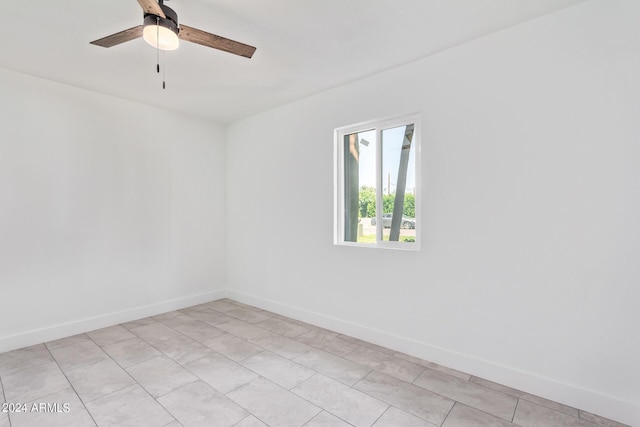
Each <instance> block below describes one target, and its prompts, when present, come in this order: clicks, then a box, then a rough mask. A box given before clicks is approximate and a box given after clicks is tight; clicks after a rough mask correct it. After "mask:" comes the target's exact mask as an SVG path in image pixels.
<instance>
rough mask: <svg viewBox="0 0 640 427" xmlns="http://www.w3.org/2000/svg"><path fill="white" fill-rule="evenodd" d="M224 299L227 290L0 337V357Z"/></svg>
mask: <svg viewBox="0 0 640 427" xmlns="http://www.w3.org/2000/svg"><path fill="white" fill-rule="evenodd" d="M226 297H227V291H226V290H218V291H212V292H205V293H202V294H197V295H190V296H187V297H182V298H176V299H172V300H168V301H162V302H157V303H153V304H149V305H144V306H139V307H135V308H130V309H127V310H122V311H117V312H113V313H106V314H101V315H99V316H95V317H89V318H86V319H80V320H76V321H73V322H68V323H63V324H59V325H54V326H47V327H45V328H40V329H34V330H31V331H27V332H23V333H20V334H16V335H10V336H7V337H0V353H3V352H5V351H10V350H15V349H17V348H23V347H28V346H31V345H35V344H40V343H43V342H47V341H53V340H56V339H59V338H64V337H69V336H72V335H76V334H80V333H83V332H87V331H92V330H94V329H100V328H106V327H107V326H113V325H118V324H120V323H125V322H130V321H132V320H137V319H142V318H144V317H149V316H155V315H157V314H162V313H166V312H168V311H173V310H179V309H181V308H186V307H190V306H192V305H197V304H202V303H205V302H209V301H214V300H217V299H221V298H226Z"/></svg>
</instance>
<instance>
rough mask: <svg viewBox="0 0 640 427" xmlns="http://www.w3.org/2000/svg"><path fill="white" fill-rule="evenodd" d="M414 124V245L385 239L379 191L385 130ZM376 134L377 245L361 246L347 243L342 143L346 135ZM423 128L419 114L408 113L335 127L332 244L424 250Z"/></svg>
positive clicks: (365, 246) (364, 246)
mask: <svg viewBox="0 0 640 427" xmlns="http://www.w3.org/2000/svg"><path fill="white" fill-rule="evenodd" d="M410 123H413V124H414V130H413V141H412V144H413V148H414V149H415V178H416V188H415V193H414V196H415V215H416V216H415V221H416V228H415V233H416V240H415V242H412V243H406V242H390V241H385V240H382V235H383V232H384V227H382V206H383V204H382V191H379V190H378V188H379V187H380V186H381V185H382V176H381V175H382V144H380V141H381V139H382V138H381V135H382V130H384V129H389V128H394V127H399V126H403V125H407V124H410ZM373 129H375V131H376V182H377V185H376V224H377V226H376V242H375V243H358V242H346V241H345V240H344V184H345V183H344V150H343V149H342V143H343V141H344V136H345V135H349V134H352V133H357V132H364V131H367V130H373ZM421 133H422V126H421V117H420V114H418V113H415V114H408V115H403V116H397V117H391V118H385V119H377V120H368V121H366V122H361V123H356V124H353V125H349V126H343V127H339V128H336V129H335V131H334V144H333V164H334V169H333V190H334V218H333V231H334V236H333V243H334V244H335V245H340V246H354V247H358V248H376V249H381V248H382V249H398V250H407V251H419V250H420V248H421V240H422V239H421V238H420V235H421V229H422V221H421V218H422V216H421V208H420V206H421V199H422V198H421V194H420V193H421V192H422V172H421V163H422V162H421V159H422V155H421V146H422V142H421V141H422V135H421Z"/></svg>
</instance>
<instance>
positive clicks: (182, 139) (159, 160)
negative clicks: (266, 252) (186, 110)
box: [0, 70, 226, 351]
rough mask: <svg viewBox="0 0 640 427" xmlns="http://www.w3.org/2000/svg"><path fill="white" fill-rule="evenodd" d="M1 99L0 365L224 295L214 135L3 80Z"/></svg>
mask: <svg viewBox="0 0 640 427" xmlns="http://www.w3.org/2000/svg"><path fill="white" fill-rule="evenodd" d="M0 94H1V95H0V132H1V135H0V351H4V350H8V349H11V348H17V347H21V346H23V345H29V344H33V343H36V342H42V341H44V340H47V339H53V338H57V337H60V336H65V335H69V334H72V333H78V332H80V331H84V330H87V329H93V328H97V327H102V326H107V325H111V324H114V323H119V322H120V321H124V320H132V319H135V318H140V317H144V316H146V315H149V314H157V313H159V312H163V311H169V310H170V309H172V308H176V307H184V306H188V305H192V304H194V303H196V302H197V301H202V300H210V299H213V298H214V297H215V296H216V295H217V293H216V291H220V290H221V289H223V288H224V285H225V282H224V281H225V275H226V271H225V263H226V260H225V255H224V254H225V242H224V228H225V225H224V224H225V212H224V180H225V162H224V156H225V147H224V139H225V133H224V128H223V127H222V126H219V125H215V124H210V123H207V122H204V121H201V120H198V119H194V118H189V117H185V116H181V115H177V114H174V113H170V112H167V111H163V110H160V109H156V108H151V107H147V106H143V105H140V104H135V103H132V102H128V101H124V100H120V99H116V98H112V97H107V96H104V95H99V94H96V93H91V92H87V91H84V90H79V89H76V88H72V87H69V86H65V85H61V84H57V83H52V82H48V81H44V80H40V79H36V78H32V77H28V76H25V75H20V74H16V73H12V72H8V71H2V70H0ZM218 293H219V292H218Z"/></svg>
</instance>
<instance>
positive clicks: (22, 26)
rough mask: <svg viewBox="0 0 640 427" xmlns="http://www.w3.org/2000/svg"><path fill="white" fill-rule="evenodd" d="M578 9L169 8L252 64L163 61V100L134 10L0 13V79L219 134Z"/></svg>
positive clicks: (225, 1) (286, 1)
mask: <svg viewBox="0 0 640 427" xmlns="http://www.w3.org/2000/svg"><path fill="white" fill-rule="evenodd" d="M580 1H584V0H518V1H513V0H483V1H469V0H447V1H441V0H402V1H395V2H391V1H386V0H349V1H348V2H345V1H342V0H325V1H322V2H300V1H295V0H272V1H263V0H248V1H242V2H238V1H234V0H171V1H170V2H169V3H168V4H169V5H170V7H171V8H173V9H174V10H175V11H176V12H177V13H178V14H179V16H180V22H181V23H182V24H186V25H189V26H194V27H196V28H200V29H202V30H205V31H209V32H212V33H214V34H218V35H221V36H224V37H228V38H231V39H233V40H237V41H242V42H244V43H248V44H250V45H253V46H256V47H257V48H258V49H257V51H256V53H255V55H254V57H253V58H252V59H250V60H249V59H246V58H242V57H236V56H234V55H230V54H227V53H224V52H220V51H215V50H213V49H208V48H205V47H203V46H199V45H195V44H192V43H182V44H181V46H180V49H178V50H177V51H175V52H168V53H166V55H164V59H161V60H162V62H163V63H164V64H165V65H166V81H167V90H166V91H163V90H162V89H161V88H162V79H161V78H160V77H159V76H158V75H157V74H156V69H155V67H156V51H155V50H154V49H153V48H151V47H149V46H148V45H147V44H146V43H145V42H144V41H143V40H142V39H138V40H134V41H131V42H127V43H125V44H122V45H119V46H115V47H112V48H109V49H105V48H100V47H96V46H92V45H90V44H89V42H90V41H92V40H95V39H97V38H100V37H103V36H106V35H109V34H112V33H115V32H117V31H121V30H123V29H126V28H130V27H134V26H136V25H140V24H141V23H142V13H141V10H140V7H139V5H138V3H137V2H136V1H135V0H126V1H118V2H114V1H104V0H102V1H91V2H87V1H83V0H66V1H64V2H59V1H57V2H56V1H47V0H33V1H18V0H15V1H3V2H2V6H0V11H1V12H2V16H3V25H2V26H0V46H1V47H2V55H1V56H0V68H6V69H9V70H12V71H17V72H21V73H25V74H29V75H33V76H37V77H42V78H45V79H49V80H53V81H58V82H62V83H66V84H69V85H72V86H77V87H80V88H84V89H89V90H92V91H95V92H100V93H104V94H108V95H114V96H118V97H121V98H125V99H129V100H133V101H137V102H142V103H146V104H150V105H154V106H157V107H161V108H166V109H169V110H174V111H179V112H183V113H187V114H191V115H195V116H199V117H204V118H207V119H209V120H213V121H216V122H219V123H228V122H232V121H235V120H238V119H241V118H244V117H248V116H250V115H253V114H256V113H259V112H261V111H264V110H267V109H270V108H274V107H276V106H278V105H282V104H284V103H287V102H291V101H294V100H296V99H300V98H303V97H305V96H309V95H311V94H314V93H318V92H321V91H323V90H326V89H329V88H331V87H335V86H339V85H341V84H344V83H346V82H349V81H354V80H357V79H359V78H362V77H364V76H367V75H371V74H374V73H376V72H379V71H381V70H385V69H389V68H392V67H394V66H397V65H401V64H404V63H408V62H410V61H414V60H416V59H419V58H422V57H424V56H427V55H430V54H433V53H434V52H438V51H441V50H443V49H446V48H449V47H451V46H455V45H457V44H460V43H464V42H467V41H469V40H472V39H474V38H477V37H481V36H483V35H486V34H489V33H491V32H495V31H499V30H501V29H504V28H508V27H510V26H513V25H516V24H518V23H520V22H524V21H527V20H529V19H532V18H535V17H537V16H542V15H544V14H547V13H550V12H553V11H556V10H559V9H562V8H564V7H567V6H571V5H574V4H577V3H579V2H580Z"/></svg>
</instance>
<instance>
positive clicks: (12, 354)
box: [0, 344, 53, 376]
mask: <svg viewBox="0 0 640 427" xmlns="http://www.w3.org/2000/svg"><path fill="white" fill-rule="evenodd" d="M52 360H53V359H52V358H51V354H49V350H47V347H45V345H44V344H38V345H33V346H31V347H25V348H21V349H18V350H13V351H9V352H6V353H0V376H4V375H7V374H10V373H12V372H16V371H19V370H21V369H26V368H31V367H32V366H38V365H43V364H45V363H48V362H51V361H52Z"/></svg>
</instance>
